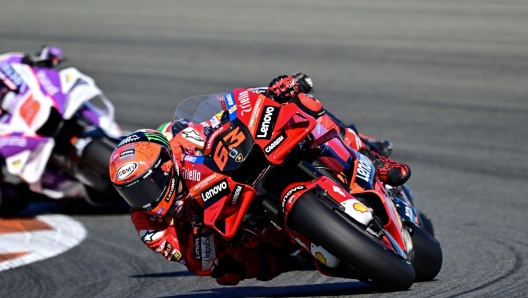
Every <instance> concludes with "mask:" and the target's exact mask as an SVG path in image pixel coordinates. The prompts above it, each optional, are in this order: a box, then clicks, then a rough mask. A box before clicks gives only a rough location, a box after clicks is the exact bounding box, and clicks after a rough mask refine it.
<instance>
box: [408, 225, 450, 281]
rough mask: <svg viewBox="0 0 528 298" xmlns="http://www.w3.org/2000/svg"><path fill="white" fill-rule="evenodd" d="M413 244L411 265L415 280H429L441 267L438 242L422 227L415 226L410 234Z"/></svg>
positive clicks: (440, 251) (441, 257)
mask: <svg viewBox="0 0 528 298" xmlns="http://www.w3.org/2000/svg"><path fill="white" fill-rule="evenodd" d="M411 238H412V242H413V246H414V260H413V267H414V271H415V272H416V281H430V280H432V279H433V278H435V277H436V275H438V272H440V268H442V259H443V256H442V248H441V247H440V243H439V242H438V241H437V240H436V239H435V238H434V237H433V236H432V235H431V234H429V233H428V232H427V231H426V230H425V229H424V228H421V227H415V228H414V231H413V235H412V236H411Z"/></svg>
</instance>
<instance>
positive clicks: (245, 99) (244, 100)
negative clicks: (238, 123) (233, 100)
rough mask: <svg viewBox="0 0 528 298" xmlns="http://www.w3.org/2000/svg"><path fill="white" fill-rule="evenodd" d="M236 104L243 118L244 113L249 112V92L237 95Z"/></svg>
mask: <svg viewBox="0 0 528 298" xmlns="http://www.w3.org/2000/svg"><path fill="white" fill-rule="evenodd" d="M238 103H239V106H240V108H241V109H242V112H241V113H240V114H241V115H242V116H244V113H249V112H251V109H252V107H251V103H250V102H249V92H248V91H242V92H240V93H239V94H238Z"/></svg>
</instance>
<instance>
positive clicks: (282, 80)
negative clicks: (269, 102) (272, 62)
mask: <svg viewBox="0 0 528 298" xmlns="http://www.w3.org/2000/svg"><path fill="white" fill-rule="evenodd" d="M268 93H269V95H270V97H271V98H272V99H273V100H275V101H276V102H278V103H281V104H282V103H285V102H287V101H288V100H290V99H292V98H294V97H296V96H297V95H298V94H299V85H298V84H297V82H296V81H295V79H294V78H293V77H291V76H287V75H282V76H278V77H276V78H275V79H273V80H272V81H271V82H270V83H269V86H268Z"/></svg>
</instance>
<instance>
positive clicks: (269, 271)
mask: <svg viewBox="0 0 528 298" xmlns="http://www.w3.org/2000/svg"><path fill="white" fill-rule="evenodd" d="M222 246H223V247H222ZM218 251H219V253H220V254H222V255H223V256H222V257H221V258H220V261H219V262H218V265H217V266H215V269H214V270H213V273H212V274H211V277H213V278H216V282H217V283H218V284H219V285H223V286H234V285H237V284H238V283H239V282H240V281H241V280H244V279H247V278H257V279H258V280H262V281H268V280H271V279H273V278H274V277H276V276H277V275H279V274H280V273H281V272H282V271H281V270H280V265H279V263H278V261H277V260H278V259H277V258H276V256H274V255H273V254H272V253H268V252H257V251H256V250H255V249H250V248H245V247H242V246H235V247H232V246H227V245H225V244H223V243H221V244H219V245H218Z"/></svg>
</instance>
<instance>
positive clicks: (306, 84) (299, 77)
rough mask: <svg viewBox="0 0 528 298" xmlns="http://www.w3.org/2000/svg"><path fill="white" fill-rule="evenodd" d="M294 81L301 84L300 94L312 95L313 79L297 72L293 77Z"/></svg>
mask: <svg viewBox="0 0 528 298" xmlns="http://www.w3.org/2000/svg"><path fill="white" fill-rule="evenodd" d="M291 76H292V77H293V79H294V80H295V81H296V82H297V84H299V92H302V93H310V92H312V90H313V81H312V79H311V78H310V77H309V76H308V75H306V74H305V73H302V72H295V73H293V74H292V75H291Z"/></svg>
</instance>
